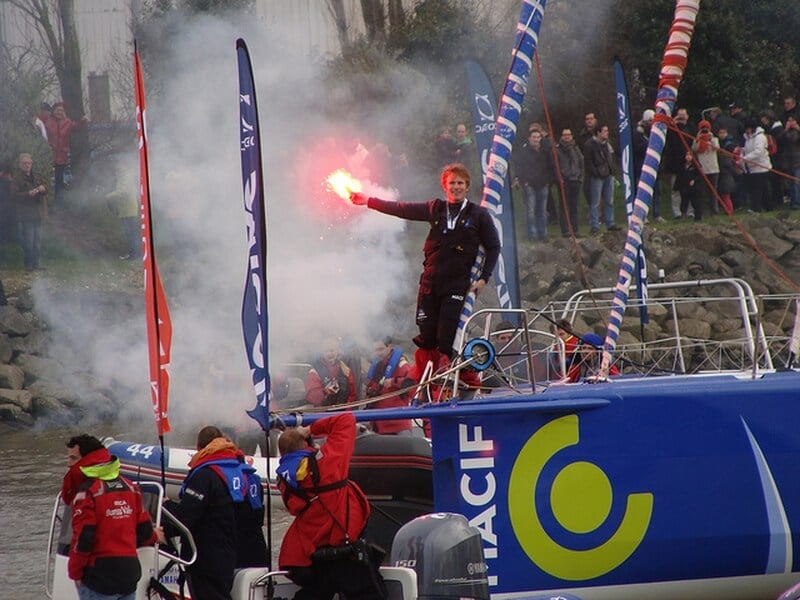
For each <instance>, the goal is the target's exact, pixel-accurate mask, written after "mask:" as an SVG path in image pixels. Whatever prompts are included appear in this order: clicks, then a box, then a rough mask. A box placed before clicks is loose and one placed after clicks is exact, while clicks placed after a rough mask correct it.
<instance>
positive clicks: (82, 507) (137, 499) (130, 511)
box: [62, 434, 164, 600]
mask: <svg viewBox="0 0 800 600" xmlns="http://www.w3.org/2000/svg"><path fill="white" fill-rule="evenodd" d="M67 449H68V452H67V462H68V464H69V467H70V468H69V471H68V472H67V474H66V475H65V476H64V483H63V485H62V497H63V498H64V501H65V502H67V503H69V504H70V505H71V506H72V542H71V544H70V549H69V562H68V567H67V569H68V573H69V577H70V579H73V580H74V581H75V582H76V585H77V589H78V597H79V598H81V600H88V599H93V600H97V599H99V598H105V597H108V598H115V599H121V600H126V599H127V598H131V599H132V598H133V595H134V594H135V592H136V585H137V583H138V582H139V579H140V578H141V576H142V569H141V566H140V564H139V558H138V556H137V554H136V548H137V547H138V546H145V545H152V544H155V543H156V541H161V542H163V541H164V536H163V532H162V531H161V530H160V529H156V528H154V527H153V523H152V521H151V520H150V515H149V514H148V513H147V511H146V510H144V508H143V507H142V495H141V493H140V492H139V489H138V488H137V487H136V486H135V485H134V484H133V483H131V482H130V481H128V480H127V479H125V478H124V477H121V476H120V474H119V468H120V462H119V459H118V458H117V457H116V456H111V455H110V454H109V453H108V450H106V448H105V447H104V446H103V444H102V443H101V442H100V440H98V439H97V438H95V437H92V436H90V435H86V434H83V435H80V436H75V437H73V438H71V439H70V440H69V441H68V442H67Z"/></svg>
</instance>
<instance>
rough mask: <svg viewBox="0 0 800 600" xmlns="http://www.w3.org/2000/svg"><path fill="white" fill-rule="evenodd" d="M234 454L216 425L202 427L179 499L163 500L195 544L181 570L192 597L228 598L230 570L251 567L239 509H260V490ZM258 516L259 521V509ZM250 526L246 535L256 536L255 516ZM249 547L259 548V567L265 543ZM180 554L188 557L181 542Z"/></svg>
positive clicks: (205, 599) (237, 453)
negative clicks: (194, 555) (190, 561)
mask: <svg viewBox="0 0 800 600" xmlns="http://www.w3.org/2000/svg"><path fill="white" fill-rule="evenodd" d="M240 456H241V452H240V451H239V449H238V448H237V447H236V445H235V444H234V443H233V442H231V441H230V440H229V439H227V438H226V437H225V435H224V434H223V433H222V431H221V430H220V429H219V428H218V427H215V426H213V425H208V426H206V427H203V428H202V429H201V430H200V431H199V433H198V434H197V453H196V454H195V455H194V456H192V459H191V460H190V461H189V473H188V474H187V475H186V479H184V481H183V485H182V486H181V489H180V492H179V498H180V502H179V503H175V502H168V503H167V506H168V508H169V510H170V511H171V512H172V513H173V514H174V515H175V516H176V517H177V518H178V520H179V521H180V522H181V523H183V524H184V525H185V526H186V527H187V528H188V529H189V531H191V533H192V536H193V537H194V541H195V545H196V546H197V560H196V561H195V562H194V564H192V565H190V566H189V567H187V569H186V575H187V581H188V584H189V591H190V593H191V596H192V599H193V600H223V599H224V600H231V588H232V587H233V574H234V573H233V572H234V569H235V568H236V567H237V566H255V565H254V564H253V562H252V560H248V559H247V558H246V556H247V557H250V559H252V552H250V551H248V552H243V549H244V550H246V548H251V549H252V546H250V545H249V544H247V543H246V541H242V540H240V538H242V535H241V534H240V533H239V530H240V525H241V526H246V523H245V522H243V520H242V518H241V515H240V514H239V513H240V511H241V510H244V509H246V508H247V505H249V506H250V507H251V508H253V510H256V511H257V510H258V509H257V506H258V504H259V503H261V506H262V507H263V501H262V500H261V499H262V488H261V481H260V479H258V477H257V476H255V471H254V470H253V469H245V468H244V466H245V465H246V463H244V462H243V461H242V460H240ZM255 484H257V485H255ZM256 496H257V498H256ZM258 514H260V515H261V518H262V524H263V512H260V513H258ZM237 515H238V518H237ZM254 523H255V524H254ZM250 524H251V525H252V527H250V529H253V528H254V527H255V528H256V529H255V530H254V531H251V532H250V533H252V534H253V535H256V536H257V535H258V532H259V531H261V524H258V523H257V519H255V520H251V521H250ZM248 531H249V530H248ZM170 533H174V532H172V531H170ZM261 537H262V539H263V531H261ZM240 542H241V545H240ZM255 546H256V548H257V550H256V553H257V552H258V548H263V552H264V555H263V556H264V560H263V561H261V564H260V565H259V566H264V565H265V564H266V543H264V545H263V546H261V544H260V543H256V545H255ZM181 554H182V557H183V558H188V557H189V554H191V549H190V548H189V547H188V544H184V545H183V547H182V548H181Z"/></svg>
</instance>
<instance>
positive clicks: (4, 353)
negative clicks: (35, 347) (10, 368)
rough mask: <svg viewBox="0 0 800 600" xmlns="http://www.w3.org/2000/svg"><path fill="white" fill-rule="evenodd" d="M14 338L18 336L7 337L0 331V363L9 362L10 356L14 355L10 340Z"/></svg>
mask: <svg viewBox="0 0 800 600" xmlns="http://www.w3.org/2000/svg"><path fill="white" fill-rule="evenodd" d="M15 339H19V338H9V337H8V336H7V335H6V334H5V333H0V363H2V364H6V363H9V362H11V358H12V357H13V356H14V347H13V345H12V340H15Z"/></svg>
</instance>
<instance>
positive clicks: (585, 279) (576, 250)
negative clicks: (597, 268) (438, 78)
mask: <svg viewBox="0 0 800 600" xmlns="http://www.w3.org/2000/svg"><path fill="white" fill-rule="evenodd" d="M533 62H534V64H535V66H536V79H537V82H538V85H539V96H540V97H541V100H542V108H543V109H544V118H545V122H546V123H547V131H548V132H549V134H550V149H551V150H552V152H553V160H554V161H555V169H556V177H557V178H558V187H559V191H560V192H561V210H563V211H564V215H565V216H566V218H567V226H568V227H569V238H570V243H571V244H572V252H573V254H574V256H575V260H576V261H577V263H578V267H579V268H580V276H581V282H582V283H583V286H584V287H585V288H591V285H589V273H588V270H587V269H586V265H585V264H584V262H583V257H582V256H581V248H580V246H579V245H578V239H577V238H576V237H575V229H574V228H573V225H572V220H571V219H570V217H569V211H568V210H567V198H566V194H565V193H564V178H563V177H561V168H560V165H559V162H558V152H557V151H556V145H555V136H554V132H553V123H552V120H551V119H550V108H549V106H548V104H547V97H546V96H545V93H544V80H543V78H542V66H541V64H540V63H539V50H538V49H537V50H536V52H535V53H534V54H533ZM574 139H575V138H574V137H573V140H574ZM576 144H577V143H576ZM578 150H579V151H581V152H582V150H581V149H580V148H578ZM585 176H586V174H585V172H584V177H585ZM589 297H590V298H591V300H592V304H593V306H594V308H595V310H597V311H598V314H599V315H600V320H601V321H602V322H603V326H604V327H606V328H607V327H608V323H607V322H606V318H605V314H604V312H603V311H601V310H599V307H598V305H597V300H596V299H595V297H594V294H592V293H591V292H590V293H589Z"/></svg>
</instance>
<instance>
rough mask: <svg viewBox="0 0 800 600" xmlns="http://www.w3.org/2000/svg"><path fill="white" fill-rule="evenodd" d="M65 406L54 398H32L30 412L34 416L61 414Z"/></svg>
mask: <svg viewBox="0 0 800 600" xmlns="http://www.w3.org/2000/svg"><path fill="white" fill-rule="evenodd" d="M65 410H66V408H65V407H64V405H63V404H61V403H60V402H59V401H58V400H56V399H55V398H32V399H31V414H32V415H33V416H34V417H52V416H55V415H62V414H63V413H64V412H65Z"/></svg>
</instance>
